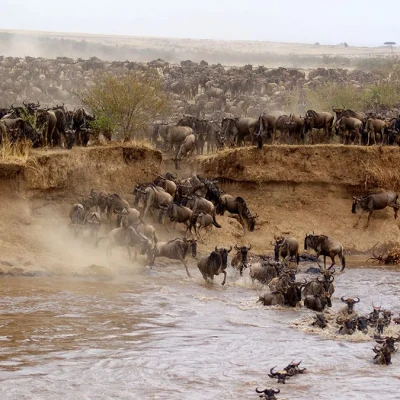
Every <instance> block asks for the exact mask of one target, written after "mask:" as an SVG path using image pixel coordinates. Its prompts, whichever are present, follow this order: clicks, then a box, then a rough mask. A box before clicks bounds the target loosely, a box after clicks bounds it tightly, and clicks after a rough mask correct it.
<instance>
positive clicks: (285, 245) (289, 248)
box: [271, 236, 300, 265]
mask: <svg viewBox="0 0 400 400" xmlns="http://www.w3.org/2000/svg"><path fill="white" fill-rule="evenodd" d="M271 244H272V245H273V246H274V254H275V261H279V256H281V257H282V258H283V261H284V262H286V257H289V258H291V257H295V260H296V264H297V265H299V262H300V255H299V243H298V241H297V240H296V239H294V238H287V237H284V236H280V237H276V238H275V243H272V242H271Z"/></svg>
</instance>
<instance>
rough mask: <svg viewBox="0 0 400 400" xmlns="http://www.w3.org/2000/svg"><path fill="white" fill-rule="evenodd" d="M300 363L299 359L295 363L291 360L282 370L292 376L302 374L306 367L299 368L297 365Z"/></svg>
mask: <svg viewBox="0 0 400 400" xmlns="http://www.w3.org/2000/svg"><path fill="white" fill-rule="evenodd" d="M300 364H301V361H299V362H298V363H295V362H294V361H292V362H291V363H289V364H288V365H287V366H286V367H285V368H283V369H284V371H287V373H288V375H289V376H294V375H298V374H303V373H304V371H305V370H306V369H307V368H300V367H299V365H300Z"/></svg>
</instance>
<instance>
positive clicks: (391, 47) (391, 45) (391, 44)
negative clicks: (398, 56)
mask: <svg viewBox="0 0 400 400" xmlns="http://www.w3.org/2000/svg"><path fill="white" fill-rule="evenodd" d="M383 44H384V45H385V46H389V47H390V50H391V52H392V55H393V46H395V45H396V42H385V43H383Z"/></svg>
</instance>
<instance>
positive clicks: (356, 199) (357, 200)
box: [351, 196, 362, 214]
mask: <svg viewBox="0 0 400 400" xmlns="http://www.w3.org/2000/svg"><path fill="white" fill-rule="evenodd" d="M361 200H362V198H361V197H355V196H353V204H352V206H351V212H352V213H353V214H356V213H357V207H358V206H359V205H360V202H361Z"/></svg>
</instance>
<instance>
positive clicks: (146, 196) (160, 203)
mask: <svg viewBox="0 0 400 400" xmlns="http://www.w3.org/2000/svg"><path fill="white" fill-rule="evenodd" d="M133 194H134V195H135V203H134V206H136V205H137V203H138V200H139V196H141V197H142V198H143V202H144V211H143V219H144V218H146V215H147V213H148V211H149V209H150V207H152V208H155V209H160V207H168V206H169V205H170V204H172V202H173V198H172V196H171V195H170V194H169V193H167V192H166V191H165V190H164V189H162V188H160V187H158V186H155V185H153V184H151V185H149V186H147V187H145V188H144V189H142V188H140V187H136V188H135V190H134V192H133ZM160 217H162V213H160Z"/></svg>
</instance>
